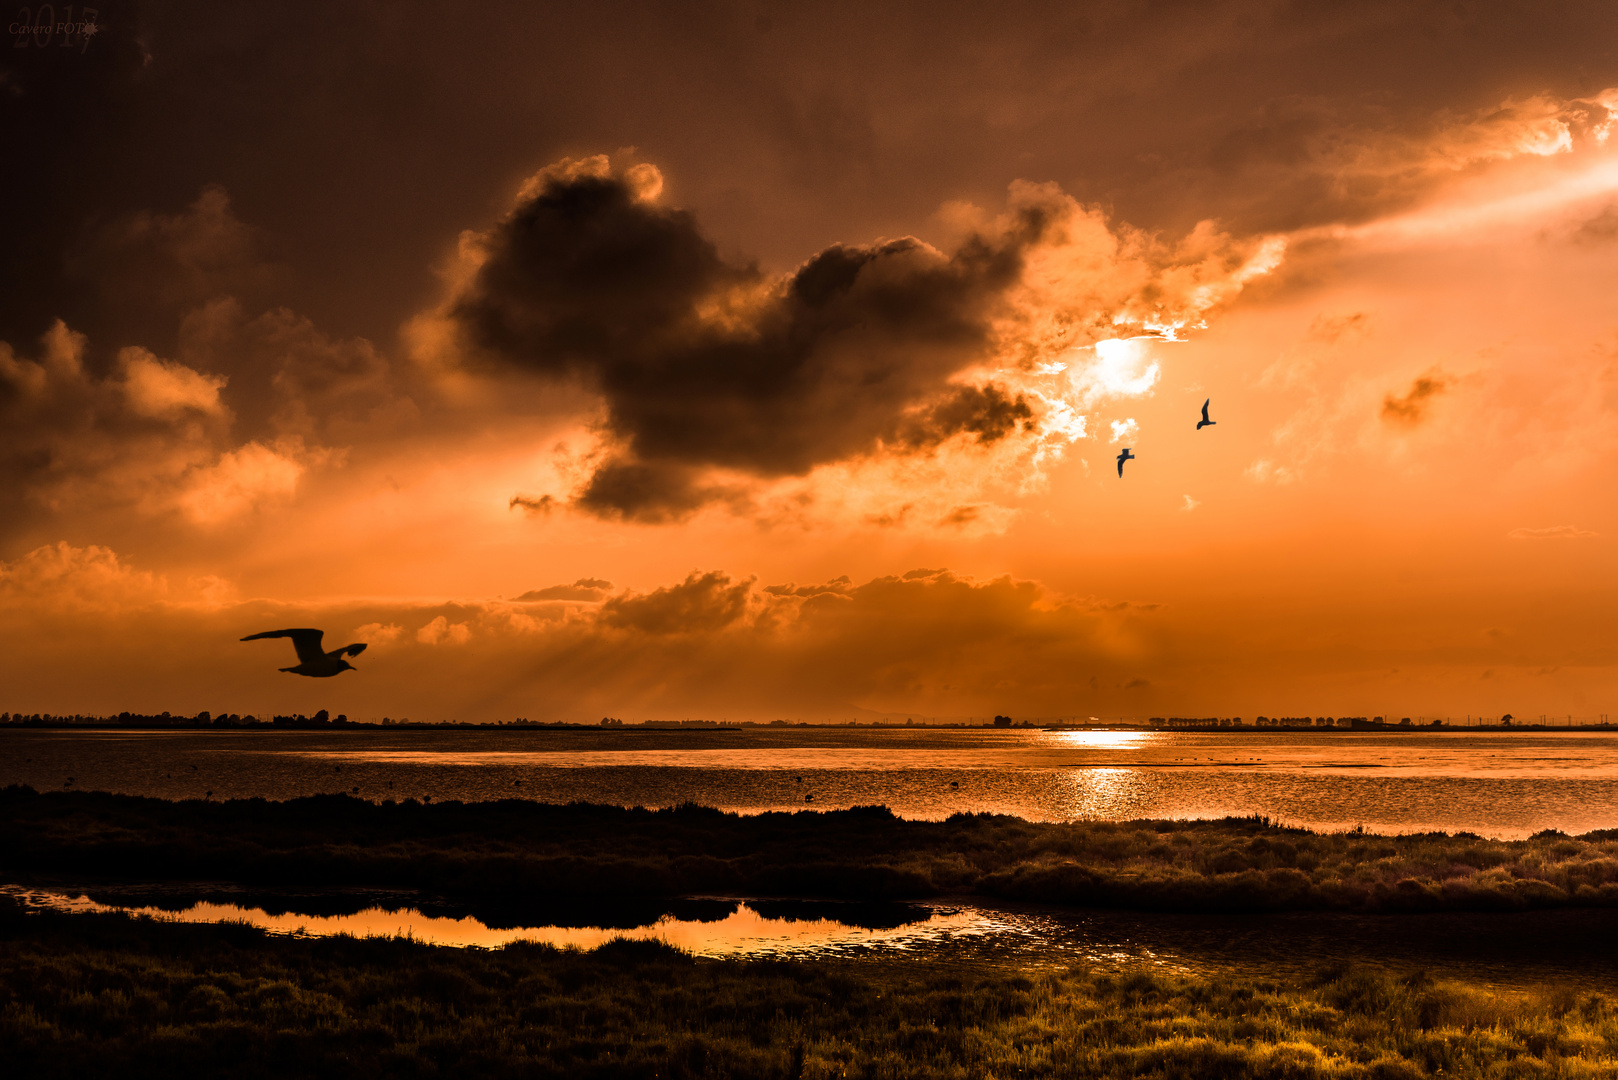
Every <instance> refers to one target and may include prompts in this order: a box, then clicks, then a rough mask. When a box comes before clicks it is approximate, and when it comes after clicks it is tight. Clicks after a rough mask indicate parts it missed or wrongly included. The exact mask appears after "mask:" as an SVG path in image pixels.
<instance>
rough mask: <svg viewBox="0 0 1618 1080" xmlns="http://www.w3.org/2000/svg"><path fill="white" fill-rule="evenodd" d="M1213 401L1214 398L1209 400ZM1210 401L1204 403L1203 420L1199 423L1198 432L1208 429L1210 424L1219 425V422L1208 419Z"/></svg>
mask: <svg viewBox="0 0 1618 1080" xmlns="http://www.w3.org/2000/svg"><path fill="white" fill-rule="evenodd" d="M1212 400H1213V398H1209V399H1208V401H1212ZM1208 401H1204V402H1203V403H1202V419H1201V420H1198V421H1197V430H1198V431H1201V430H1202V429H1203V428H1205V427H1207V426H1208V425H1209V424H1217V423H1219V421H1217V420H1210V419H1208Z"/></svg>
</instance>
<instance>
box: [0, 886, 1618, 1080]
mask: <svg viewBox="0 0 1618 1080" xmlns="http://www.w3.org/2000/svg"><path fill="white" fill-rule="evenodd" d="M0 1046H4V1047H5V1048H6V1055H7V1068H8V1070H14V1071H13V1075H18V1076H29V1077H35V1078H42V1080H43V1078H51V1077H74V1078H75V1080H80V1078H84V1077H97V1076H110V1075H117V1076H126V1077H147V1076H152V1077H159V1076H161V1077H172V1076H202V1075H228V1076H233V1077H247V1078H252V1077H271V1076H332V1077H356V1078H360V1077H379V1076H398V1077H417V1076H421V1077H427V1076H458V1077H484V1076H488V1077H507V1076H510V1077H517V1076H523V1077H600V1078H609V1077H652V1076H657V1077H736V1078H750V1077H757V1078H770V1080H778V1078H783V1077H799V1078H821V1077H888V1078H894V1080H903V1078H911V1077H916V1078H920V1077H929V1078H930V1077H963V1078H964V1077H1034V1078H1037V1077H1058V1076H1060V1077H1118V1076H1130V1077H1163V1078H1169V1077H1174V1078H1184V1080H1200V1078H1210V1080H1212V1078H1227V1077H1255V1078H1274V1080H1305V1078H1313V1077H1331V1078H1352V1080H1387V1078H1404V1077H1418V1076H1445V1077H1456V1078H1466V1077H1480V1078H1481V1077H1539V1076H1543V1077H1553V1076H1554V1077H1583V1076H1591V1077H1594V1076H1612V1075H1614V1074H1615V1072H1618V1058H1615V1056H1614V1054H1615V1051H1618V1009H1615V1008H1614V1005H1613V1003H1612V1002H1610V1001H1608V1000H1607V999H1606V998H1604V997H1602V996H1600V995H1594V994H1579V993H1573V992H1569V991H1564V990H1554V989H1553V990H1547V991H1544V992H1528V993H1516V994H1510V995H1506V994H1499V993H1495V992H1492V991H1490V990H1488V989H1486V988H1484V987H1480V986H1476V985H1471V984H1467V983H1461V982H1454V981H1443V980H1434V979H1432V978H1429V977H1427V976H1426V975H1423V974H1420V973H1415V974H1410V975H1407V976H1403V977H1398V976H1394V975H1389V974H1386V973H1383V972H1378V971H1374V970H1369V969H1363V968H1354V967H1347V968H1339V969H1334V970H1327V971H1322V972H1321V973H1319V974H1318V975H1317V976H1315V977H1313V978H1310V979H1306V980H1303V981H1301V982H1296V983H1287V982H1279V981H1269V980H1265V979H1247V978H1213V979H1210V978H1197V977H1180V976H1173V975H1165V974H1159V973H1154V972H1149V971H1145V970H1136V971H1130V972H1126V973H1123V974H1098V973H1095V972H1092V971H1087V970H1084V969H1082V968H1071V969H1066V970H1054V971H1042V972H1033V973H1031V972H1022V971H1014V970H995V969H977V970H967V969H961V968H951V967H949V966H946V965H942V964H932V965H917V964H914V963H908V962H905V963H901V962H892V961H871V960H864V961H857V960H844V961H835V962H834V961H817V962H782V961H772V962H757V961H755V962H747V961H735V960H725V961H721V960H700V959H695V958H692V957H690V956H688V955H685V954H683V953H679V952H676V951H675V950H673V949H671V948H668V947H666V946H663V945H661V944H658V943H655V942H627V941H621V942H616V943H613V944H609V945H607V946H604V947H602V948H601V949H598V950H596V951H595V952H591V953H581V952H577V951H561V950H556V949H552V948H550V947H548V946H539V945H529V944H519V945H512V946H507V947H505V948H503V949H498V950H489V951H484V950H457V949H448V948H437V947H432V946H427V945H423V944H420V943H416V942H411V941H408V940H403V939H397V938H395V939H364V940H357V939H353V938H320V939H308V938H297V937H285V936H270V935H267V934H265V933H263V932H261V931H258V930H256V929H253V928H251V927H247V926H244V925H240V924H236V925H231V924H223V925H195V924H189V925H188V924H176V923H161V922H153V921H151V920H147V919H137V918H130V917H127V916H123V915H62V914H56V913H42V914H29V915H24V914H22V913H20V912H19V911H18V910H17V909H16V908H15V907H3V906H0Z"/></svg>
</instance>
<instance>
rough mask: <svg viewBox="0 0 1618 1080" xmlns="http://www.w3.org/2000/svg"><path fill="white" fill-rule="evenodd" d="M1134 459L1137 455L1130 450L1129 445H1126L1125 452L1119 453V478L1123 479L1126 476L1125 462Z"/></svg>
mask: <svg viewBox="0 0 1618 1080" xmlns="http://www.w3.org/2000/svg"><path fill="white" fill-rule="evenodd" d="M1134 460H1135V455H1134V454H1131V453H1130V452H1129V447H1127V446H1126V447H1124V452H1123V453H1121V454H1119V455H1118V478H1119V479H1120V480H1122V479H1123V476H1124V462H1126V461H1134Z"/></svg>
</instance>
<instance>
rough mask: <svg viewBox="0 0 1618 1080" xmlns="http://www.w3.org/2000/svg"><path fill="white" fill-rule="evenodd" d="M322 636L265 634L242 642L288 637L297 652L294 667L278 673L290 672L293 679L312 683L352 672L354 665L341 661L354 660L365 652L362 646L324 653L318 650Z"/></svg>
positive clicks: (288, 632) (305, 632)
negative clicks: (300, 677) (302, 677)
mask: <svg viewBox="0 0 1618 1080" xmlns="http://www.w3.org/2000/svg"><path fill="white" fill-rule="evenodd" d="M323 636H325V635H324V633H323V632H322V631H320V630H266V631H264V633H262V634H248V635H247V636H246V637H244V638H242V640H243V641H257V640H258V639H259V638H272V637H289V638H291V639H292V647H293V648H294V649H296V650H298V666H297V667H284V668H282V669H281V670H282V671H290V672H292V674H294V675H308V676H309V677H311V678H315V679H329V678H331V677H332V676H333V675H338V674H341V673H342V672H345V671H353V670H355V668H354V665H353V664H350V663H349V662H348V661H347V660H345V659H343V658H344V657H345V656H358V655H359V654H360V653H362V652H364V651H365V646H364V645H363V644H360V645H344V646H343V647H342V648H341V649H333V650H332V651H331V652H326V651H324V650H322V649H321V647H320V639H321V638H322V637H323Z"/></svg>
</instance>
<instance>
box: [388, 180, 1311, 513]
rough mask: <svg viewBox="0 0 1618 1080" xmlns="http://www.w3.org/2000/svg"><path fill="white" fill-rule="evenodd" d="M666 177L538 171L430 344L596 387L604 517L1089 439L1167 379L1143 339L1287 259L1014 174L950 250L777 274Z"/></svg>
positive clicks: (907, 246)
mask: <svg viewBox="0 0 1618 1080" xmlns="http://www.w3.org/2000/svg"><path fill="white" fill-rule="evenodd" d="M660 187H661V182H660V179H659V178H658V177H657V174H656V172H655V170H652V169H650V167H647V166H637V167H636V169H634V170H629V171H624V172H618V171H614V170H613V169H612V167H611V166H610V164H609V163H608V161H607V159H605V158H592V159H587V160H583V161H575V160H569V161H564V162H562V163H559V164H558V165H555V166H552V167H551V168H549V169H547V170H545V171H543V172H541V173H540V174H538V175H537V176H536V177H534V178H533V179H532V180H531V181H530V182H529V183H528V184H527V185H526V186H525V188H524V190H523V194H522V195H521V197H520V198H519V200H518V203H517V205H516V207H515V209H513V211H512V212H511V213H510V214H509V215H508V216H507V217H506V218H505V219H504V220H503V221H502V222H501V223H500V224H499V225H497V226H496V227H495V228H493V229H491V230H489V231H488V232H486V233H484V234H481V235H478V236H476V237H474V238H472V239H471V240H470V241H469V242H468V244H467V246H466V249H465V265H464V266H462V267H461V269H460V271H459V272H458V274H456V275H454V277H455V285H454V289H453V295H452V296H451V298H450V300H449V301H448V303H447V305H446V307H445V309H444V311H443V312H442V313H441V315H442V319H441V320H440V321H439V322H437V323H433V322H432V320H431V319H428V320H425V321H418V325H417V328H416V331H415V339H416V341H417V342H418V345H419V344H420V343H422V342H429V343H431V347H432V348H434V349H442V347H443V343H444V340H445V339H446V336H448V337H453V338H457V339H459V340H460V341H461V342H462V343H463V344H464V348H465V351H466V353H467V354H468V355H470V356H472V357H473V358H474V367H477V366H478V365H481V369H482V370H485V371H512V370H516V371H522V372H528V373H531V374H536V375H541V376H546V377H549V378H552V379H570V380H575V381H578V382H580V383H582V384H583V385H585V386H587V387H589V388H590V389H591V390H593V391H594V392H596V393H598V394H599V395H600V397H601V399H602V401H603V404H604V409H605V417H604V425H603V432H604V436H605V441H604V447H603V451H602V454H601V456H600V458H599V460H598V461H596V462H595V464H594V465H593V468H592V471H591V473H590V475H589V477H588V479H587V481H586V482H585V483H584V485H583V486H582V488H581V489H579V490H578V491H576V492H574V493H572V498H573V503H574V505H576V506H578V507H580V508H582V509H585V510H587V511H590V512H592V513H596V514H601V515H604V516H623V517H628V518H636V519H642V520H665V519H668V518H677V517H680V516H683V515H685V514H688V513H690V512H691V511H693V510H695V509H697V508H699V507H701V506H703V505H706V504H709V503H713V502H722V501H731V502H737V501H738V500H743V499H745V496H746V488H747V484H748V481H749V480H770V479H776V478H782V477H801V476H804V475H806V474H809V473H810V472H811V471H813V470H815V469H816V468H818V467H822V466H827V465H831V464H834V463H841V462H848V461H854V460H859V459H862V458H869V457H871V456H873V455H875V456H883V455H888V456H905V455H917V454H925V453H928V452H932V451H935V450H937V449H938V448H939V447H941V446H944V445H946V444H950V445H967V446H977V447H980V448H991V447H995V446H997V445H999V444H1002V443H1007V442H1013V441H1015V442H1018V443H1019V444H1020V445H1026V444H1029V443H1039V442H1041V441H1047V440H1048V441H1052V442H1053V443H1055V444H1061V443H1065V442H1070V441H1072V440H1073V439H1075V438H1079V437H1083V435H1084V434H1085V423H1084V417H1083V416H1082V412H1083V411H1084V410H1085V409H1087V408H1090V407H1092V406H1094V405H1095V404H1097V403H1098V402H1101V401H1105V400H1110V399H1113V398H1117V397H1129V396H1139V395H1141V394H1144V393H1147V392H1149V391H1150V389H1151V387H1152V386H1153V385H1154V384H1155V382H1156V381H1157V378H1158V375H1159V368H1158V365H1157V363H1156V362H1155V361H1154V360H1152V359H1151V357H1150V354H1149V349H1148V348H1146V347H1145V346H1142V345H1138V344H1132V343H1130V342H1128V341H1127V340H1125V338H1126V337H1127V336H1128V332H1129V331H1130V330H1131V329H1133V330H1134V331H1135V332H1136V333H1148V334H1152V335H1155V336H1156V337H1159V338H1162V337H1173V336H1175V334H1176V332H1177V331H1180V330H1182V329H1184V328H1186V327H1188V326H1193V325H1196V324H1197V322H1198V321H1199V320H1201V319H1202V318H1203V316H1204V315H1205V314H1206V313H1207V312H1208V311H1210V310H1211V309H1213V308H1214V307H1216V306H1217V305H1218V304H1221V303H1224V302H1226V301H1228V300H1229V299H1231V298H1232V297H1234V296H1235V295H1236V294H1237V293H1239V292H1240V291H1241V289H1242V288H1243V286H1244V284H1245V283H1246V282H1247V281H1249V280H1251V279H1252V278H1253V277H1255V276H1259V275H1262V274H1265V273H1268V272H1269V271H1270V270H1272V269H1273V268H1274V267H1275V266H1276V265H1277V264H1278V262H1279V260H1280V258H1281V253H1282V251H1283V250H1284V245H1281V244H1280V243H1279V242H1278V241H1269V240H1263V239H1260V240H1256V241H1249V242H1244V243H1238V242H1236V241H1234V240H1232V239H1231V238H1230V237H1229V236H1226V235H1224V234H1222V233H1220V232H1219V231H1218V230H1217V229H1215V228H1214V227H1213V226H1212V225H1211V224H1209V223H1204V225H1202V226H1199V227H1198V228H1197V229H1196V230H1194V231H1193V233H1192V234H1191V235H1190V236H1188V237H1187V238H1186V239H1185V240H1184V241H1182V242H1180V243H1179V244H1164V243H1162V242H1160V241H1158V240H1157V239H1156V238H1154V237H1150V236H1147V235H1145V234H1142V233H1136V232H1133V231H1130V230H1124V229H1119V230H1115V229H1113V228H1112V227H1110V226H1109V225H1108V223H1107V221H1106V219H1105V218H1104V217H1103V216H1102V215H1101V214H1100V213H1099V212H1097V211H1094V210H1091V209H1087V208H1085V207H1083V206H1081V205H1080V204H1078V203H1077V202H1075V201H1074V200H1073V199H1071V198H1070V197H1068V196H1067V195H1065V194H1063V193H1062V192H1061V191H1060V190H1059V189H1057V188H1055V187H1054V186H1053V185H1037V184H1025V183H1019V184H1016V185H1013V188H1012V192H1011V197H1010V200H1009V205H1008V208H1007V210H1006V211H1005V213H1003V214H1001V215H1000V216H998V217H997V218H994V219H992V220H987V219H985V220H983V221H980V222H979V223H978V225H977V227H975V228H974V229H973V230H972V231H971V233H970V235H969V236H968V237H967V238H966V239H965V240H963V241H962V242H961V243H960V244H959V245H958V246H956V247H955V248H954V250H952V251H949V252H946V251H942V250H939V249H937V248H935V247H933V246H931V245H929V244H926V243H923V242H922V241H920V240H917V239H914V238H911V237H905V238H900V239H895V240H885V241H879V242H876V243H873V244H868V245H859V246H854V245H841V244H839V245H833V246H832V247H830V248H827V249H825V250H824V251H821V252H819V253H818V254H816V255H814V256H813V257H811V258H810V259H808V260H807V261H806V262H804V263H803V264H802V265H801V266H799V267H798V268H797V269H796V270H795V271H793V272H792V273H790V274H787V275H785V276H783V277H780V278H772V277H769V276H768V275H765V274H764V273H762V272H761V271H760V270H758V269H757V267H755V266H753V265H750V264H745V263H737V262H733V261H728V260H726V259H725V258H723V257H722V256H721V255H720V253H719V252H718V250H717V248H716V247H715V246H714V244H713V243H712V242H711V241H710V240H709V239H708V238H707V237H706V236H705V235H704V234H703V232H702V231H701V230H700V228H699V227H698V225H697V222H696V219H695V218H694V217H693V216H692V215H691V214H690V213H688V212H686V211H682V210H676V209H671V208H667V207H664V206H661V205H659V204H658V203H657V201H656V197H657V193H658V191H659V190H660ZM1121 331H1122V333H1121ZM727 476H728V478H727ZM541 498H542V497H540V496H521V497H520V498H519V499H518V500H514V502H513V505H520V506H524V507H527V506H529V505H530V502H537V501H538V500H539V499H541Z"/></svg>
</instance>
